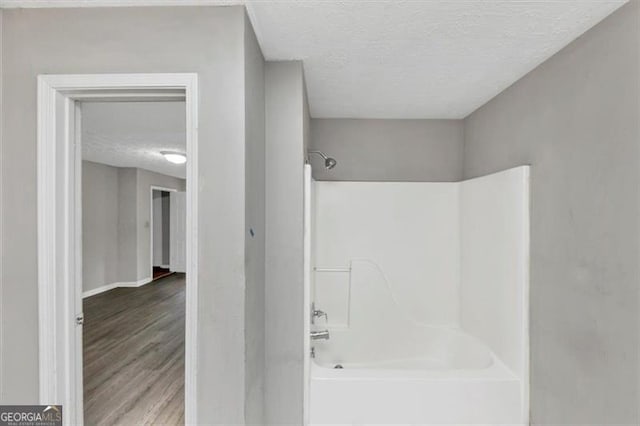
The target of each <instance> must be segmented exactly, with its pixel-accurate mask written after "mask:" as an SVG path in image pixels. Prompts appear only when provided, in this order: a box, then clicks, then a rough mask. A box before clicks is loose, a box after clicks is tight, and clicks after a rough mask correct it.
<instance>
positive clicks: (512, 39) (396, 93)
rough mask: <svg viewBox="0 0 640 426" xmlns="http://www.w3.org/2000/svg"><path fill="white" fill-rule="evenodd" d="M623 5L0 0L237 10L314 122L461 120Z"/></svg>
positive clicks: (446, 0)
mask: <svg viewBox="0 0 640 426" xmlns="http://www.w3.org/2000/svg"><path fill="white" fill-rule="evenodd" d="M624 3H626V0H343V1H339V0H246V1H245V0H0V6H1V7H78V6H80V7H97V6H161V5H164V6H176V5H183V6H189V5H233V4H246V7H247V11H248V13H249V16H250V18H251V22H252V23H253V26H254V28H255V30H256V34H257V36H258V40H259V42H260V45H261V47H262V50H263V53H264V55H265V58H266V59H267V60H291V59H299V60H302V61H303V62H304V69H305V78H306V83H307V89H308V94H309V105H310V109H311V115H312V116H313V117H318V118H330V117H344V118H348V117H350V118H464V117H466V116H467V115H468V114H470V113H471V112H473V111H474V110H475V109H476V108H478V107H480V106H481V105H483V104H484V103H486V102H487V101H489V100H490V99H491V98H493V97H494V96H495V95H497V94H498V93H500V92H501V91H502V90H504V89H505V88H507V87H508V86H509V85H511V84H512V83H514V82H515V81H517V80H518V79H520V78H521V77H523V76H524V75H525V74H526V73H527V72H529V71H531V70H532V69H533V68H535V67H536V66H537V65H539V64H540V63H542V62H543V61H544V60H546V59H547V58H549V57H550V56H551V55H553V54H554V53H556V52H557V51H559V50H560V49H562V48H563V47H564V46H566V45H567V44H569V43H570V42H571V41H572V40H574V39H575V38H577V37H578V36H580V35H581V34H582V33H584V32H585V31H586V30H588V29H589V28H591V27H592V26H594V25H595V24H597V23H598V22H599V21H601V20H602V19H604V18H605V17H606V16H607V15H609V14H610V13H611V12H613V11H614V10H615V9H617V8H618V7H620V6H621V5H623V4H624Z"/></svg>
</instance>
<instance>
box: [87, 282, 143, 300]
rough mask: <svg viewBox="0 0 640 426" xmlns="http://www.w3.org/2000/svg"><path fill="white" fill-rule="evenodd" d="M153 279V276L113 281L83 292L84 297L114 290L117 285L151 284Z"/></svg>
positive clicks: (136, 285) (139, 285)
mask: <svg viewBox="0 0 640 426" xmlns="http://www.w3.org/2000/svg"><path fill="white" fill-rule="evenodd" d="M151 281H153V278H151V277H147V278H143V279H141V280H138V281H129V282H119V283H111V284H107V285H103V286H101V287H98V288H94V289H92V290H87V291H84V292H82V298H83V299H84V298H86V297H91V296H95V295H96V294H100V293H104V292H105V291H109V290H113V289H114V288H117V287H142V286H143V285H145V284H149V283H150V282H151Z"/></svg>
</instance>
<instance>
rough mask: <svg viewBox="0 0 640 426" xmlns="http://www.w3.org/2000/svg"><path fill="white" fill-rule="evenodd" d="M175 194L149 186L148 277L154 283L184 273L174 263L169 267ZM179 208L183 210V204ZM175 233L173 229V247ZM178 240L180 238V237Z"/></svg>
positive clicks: (182, 269)
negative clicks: (149, 264)
mask: <svg viewBox="0 0 640 426" xmlns="http://www.w3.org/2000/svg"><path fill="white" fill-rule="evenodd" d="M177 192H178V191H177V190H175V189H173V188H162V187H158V186H151V203H150V205H151V213H150V215H149V217H150V218H151V223H150V227H149V228H150V232H149V235H150V236H151V243H150V245H149V247H151V262H150V263H151V274H150V277H151V279H152V280H154V281H155V280H157V279H160V278H163V277H166V276H168V275H171V274H172V273H174V272H183V273H184V272H186V271H185V270H184V267H180V268H178V265H176V264H175V263H174V265H171V260H172V257H171V252H172V250H171V245H172V239H171V237H172V227H171V222H172V217H171V210H172V201H173V204H176V203H177V201H176V200H177V199H176V197H175V195H174V197H172V196H171V193H177ZM176 207H177V206H175V205H174V206H173V208H174V209H176ZM179 208H183V204H181V205H180V206H179ZM180 230H181V231H183V229H182V227H181V228H180ZM176 231H177V230H176V229H173V234H174V241H173V244H174V245H176V241H175V239H176V238H178V235H177V233H176ZM180 238H182V235H180ZM174 259H175V255H174ZM180 266H182V265H180Z"/></svg>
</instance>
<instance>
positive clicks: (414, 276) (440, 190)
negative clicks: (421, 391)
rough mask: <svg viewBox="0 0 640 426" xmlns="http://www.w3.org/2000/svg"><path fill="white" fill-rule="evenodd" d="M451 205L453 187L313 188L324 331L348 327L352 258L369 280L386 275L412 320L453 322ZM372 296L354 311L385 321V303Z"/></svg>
mask: <svg viewBox="0 0 640 426" xmlns="http://www.w3.org/2000/svg"><path fill="white" fill-rule="evenodd" d="M458 200H459V186H458V185H456V184H451V183H404V182H402V183H401V182H397V183H396V182H394V183H391V182H316V183H315V207H316V210H315V213H316V214H315V238H314V240H315V244H314V248H315V250H314V251H315V253H314V255H315V267H316V273H315V291H316V292H315V298H314V300H315V302H316V305H317V306H318V307H319V308H320V309H322V310H324V311H326V312H328V314H329V325H331V326H334V327H335V326H348V325H349V321H350V313H353V312H352V311H353V309H352V306H350V302H351V303H356V302H357V301H353V300H351V301H350V282H351V279H352V278H353V274H352V273H351V272H352V271H351V268H352V262H353V261H358V260H366V261H367V262H368V267H369V269H371V268H372V267H373V269H374V271H373V275H374V277H372V279H374V278H378V279H380V280H384V277H386V281H387V282H388V283H389V285H390V287H391V289H392V292H393V295H394V297H395V299H396V301H397V303H398V305H399V306H401V307H402V310H403V311H404V312H406V313H407V314H408V316H410V317H411V318H412V319H413V320H414V321H417V322H420V323H424V324H433V325H455V324H458V322H459V321H458V318H459V304H460V300H459V296H458V293H459V283H460V235H459V229H460V226H459V201H458ZM360 264H361V263H358V265H360ZM376 266H377V268H376ZM356 267H357V266H356ZM375 269H378V270H379V271H380V272H381V274H376V272H375ZM376 275H378V276H377V277H376ZM359 276H360V275H359ZM376 287H377V286H376ZM376 294H379V297H378V296H376ZM376 294H374V293H373V292H371V293H369V294H368V296H369V297H368V300H367V301H366V303H361V304H359V305H365V304H366V308H367V312H370V315H372V316H375V315H376V313H377V314H379V315H381V316H382V317H385V316H387V315H388V314H389V303H392V301H391V300H389V297H388V296H387V293H385V292H379V293H376ZM385 296H387V297H385ZM363 302H364V301H363ZM365 315H367V314H365ZM367 316H368V315H367ZM351 320H352V321H353V318H351ZM364 320H365V321H363V322H367V320H368V319H364ZM371 320H374V321H375V318H371Z"/></svg>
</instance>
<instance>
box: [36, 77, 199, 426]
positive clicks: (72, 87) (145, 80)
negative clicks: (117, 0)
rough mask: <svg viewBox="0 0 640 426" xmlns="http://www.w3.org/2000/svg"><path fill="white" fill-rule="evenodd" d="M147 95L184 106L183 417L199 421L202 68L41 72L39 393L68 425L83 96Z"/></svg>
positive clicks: (74, 381) (78, 402)
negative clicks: (199, 120) (57, 408)
mask: <svg viewBox="0 0 640 426" xmlns="http://www.w3.org/2000/svg"><path fill="white" fill-rule="evenodd" d="M150 100H154V101H158V100H182V101H184V102H185V108H186V158H188V159H190V161H187V166H186V177H187V185H186V191H185V193H184V203H185V211H184V218H185V237H184V246H185V254H184V258H185V261H184V264H185V271H186V283H185V296H184V299H185V304H184V305H185V322H184V323H185V325H184V327H182V328H183V330H184V336H185V345H184V348H185V349H184V352H185V355H184V378H185V379H184V413H185V414H184V420H185V422H186V423H188V424H189V423H197V419H196V411H197V410H196V389H197V386H196V374H195V372H196V365H197V358H196V355H197V343H196V342H197V325H198V321H197V276H198V274H197V258H196V256H195V254H196V253H197V210H198V208H197V206H198V199H197V192H196V190H195V189H196V188H198V185H197V177H198V176H197V146H198V144H197V106H198V102H197V75H196V74H188V73H185V74H95V75H41V76H39V77H38V146H37V148H38V292H39V330H40V331H39V334H40V336H39V340H40V341H39V357H40V369H39V372H40V373H39V374H40V400H41V401H42V402H44V401H48V402H47V403H51V402H52V401H55V403H57V404H62V405H64V407H65V416H64V417H65V424H83V422H84V419H83V373H82V369H83V354H82V348H83V345H82V342H83V323H84V314H83V310H82V281H83V275H82V273H83V270H82V264H83V256H82V196H81V194H82V191H81V189H82V155H81V137H80V135H81V133H80V132H81V125H80V123H81V109H80V107H79V103H80V102H87V101H127V102H130V101H135V102H140V101H150ZM148 211H149V210H147V212H148ZM146 241H149V240H148V239H147V240H146ZM147 271H148V269H147Z"/></svg>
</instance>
